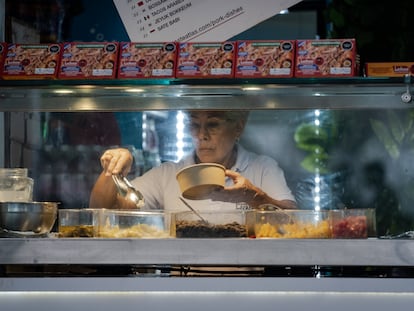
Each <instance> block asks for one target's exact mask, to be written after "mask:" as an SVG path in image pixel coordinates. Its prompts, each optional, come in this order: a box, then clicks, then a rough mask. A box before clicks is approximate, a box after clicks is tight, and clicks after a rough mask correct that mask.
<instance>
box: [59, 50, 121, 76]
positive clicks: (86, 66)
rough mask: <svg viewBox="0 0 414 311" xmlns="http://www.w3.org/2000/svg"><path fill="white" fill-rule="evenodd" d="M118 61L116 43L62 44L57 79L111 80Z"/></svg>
mask: <svg viewBox="0 0 414 311" xmlns="http://www.w3.org/2000/svg"><path fill="white" fill-rule="evenodd" d="M117 61H118V43H117V42H67V43H64V44H63V48H62V57H61V61H60V66H59V72H58V77H59V79H113V78H115V76H116V66H117Z"/></svg>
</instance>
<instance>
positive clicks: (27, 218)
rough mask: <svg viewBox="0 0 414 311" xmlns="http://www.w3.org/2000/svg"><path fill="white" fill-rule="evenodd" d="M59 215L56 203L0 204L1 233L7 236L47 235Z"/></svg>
mask: <svg viewBox="0 0 414 311" xmlns="http://www.w3.org/2000/svg"><path fill="white" fill-rule="evenodd" d="M57 213H58V203H55V202H0V231H1V233H2V235H6V236H14V235H23V236H25V235H43V234H47V233H49V232H50V230H52V227H53V225H54V223H55V221H56V218H57Z"/></svg>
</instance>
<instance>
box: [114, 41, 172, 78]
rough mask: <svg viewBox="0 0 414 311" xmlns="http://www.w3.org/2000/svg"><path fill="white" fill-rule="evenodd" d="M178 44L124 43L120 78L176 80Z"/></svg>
mask: <svg viewBox="0 0 414 311" xmlns="http://www.w3.org/2000/svg"><path fill="white" fill-rule="evenodd" d="M176 61H177V44H176V43H175V42H164V43H140V42H122V43H120V45H119V59H118V78H129V79H131V78H174V76H175V65H176Z"/></svg>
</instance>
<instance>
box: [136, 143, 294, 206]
mask: <svg viewBox="0 0 414 311" xmlns="http://www.w3.org/2000/svg"><path fill="white" fill-rule="evenodd" d="M237 147H238V150H237V151H238V152H237V160H236V164H235V165H234V166H233V167H232V168H231V170H233V171H236V172H238V173H240V174H241V175H243V176H244V177H246V178H247V179H249V180H250V182H251V183H252V184H254V185H255V186H256V187H259V188H260V189H262V190H263V191H264V192H266V193H267V194H268V195H269V196H271V197H272V198H274V199H277V200H293V201H294V200H295V199H294V197H293V195H292V193H291V190H290V189H289V187H288V186H287V183H286V180H285V176H284V173H283V171H282V169H281V168H280V167H279V165H278V163H277V162H276V161H275V160H274V159H273V158H271V157H269V156H265V155H258V154H255V153H253V152H250V151H247V150H246V149H244V148H243V147H242V146H240V145H238V146H237ZM192 164H194V155H193V154H192V155H189V156H187V157H186V158H184V159H183V160H181V161H180V162H178V163H174V162H165V163H162V164H161V165H160V166H158V167H154V168H152V169H151V170H149V171H148V172H146V173H145V174H144V175H142V176H140V177H137V178H135V179H134V180H132V181H131V183H132V184H133V185H134V187H136V188H137V189H138V190H139V191H141V193H142V194H143V196H144V199H145V209H164V210H165V211H169V212H173V211H174V212H175V211H187V210H188V208H187V207H186V206H185V205H184V203H183V202H181V200H180V199H179V197H180V195H181V192H180V189H179V185H178V182H177V179H176V174H177V172H178V171H179V170H181V169H182V168H184V167H186V166H188V165H192ZM232 184H233V181H232V180H231V179H230V178H226V186H230V185H232ZM187 201H189V203H190V204H191V205H192V206H193V207H194V208H196V209H198V210H207V209H208V210H215V209H220V210H235V209H236V204H235V203H228V202H219V201H212V200H187Z"/></svg>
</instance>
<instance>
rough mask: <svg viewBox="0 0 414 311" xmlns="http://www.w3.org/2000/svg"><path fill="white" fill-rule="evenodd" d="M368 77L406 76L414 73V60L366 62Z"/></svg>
mask: <svg viewBox="0 0 414 311" xmlns="http://www.w3.org/2000/svg"><path fill="white" fill-rule="evenodd" d="M365 74H366V76H367V77H404V76H405V75H414V62H384V63H366V64H365Z"/></svg>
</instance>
